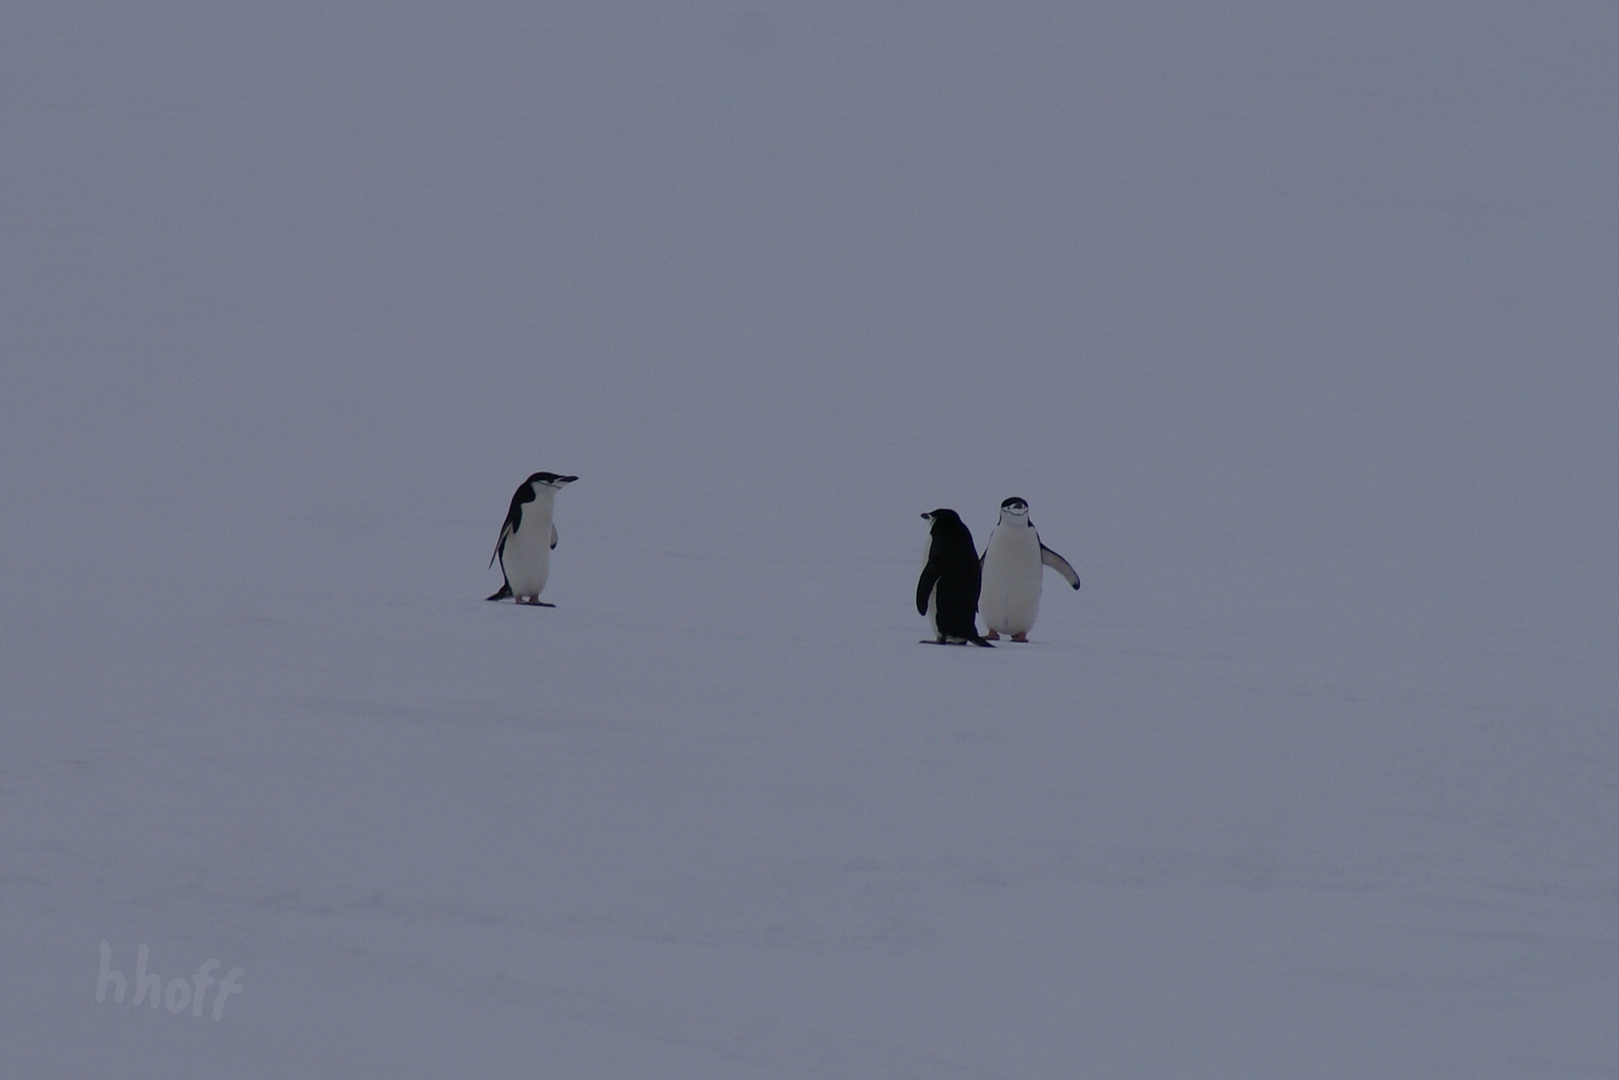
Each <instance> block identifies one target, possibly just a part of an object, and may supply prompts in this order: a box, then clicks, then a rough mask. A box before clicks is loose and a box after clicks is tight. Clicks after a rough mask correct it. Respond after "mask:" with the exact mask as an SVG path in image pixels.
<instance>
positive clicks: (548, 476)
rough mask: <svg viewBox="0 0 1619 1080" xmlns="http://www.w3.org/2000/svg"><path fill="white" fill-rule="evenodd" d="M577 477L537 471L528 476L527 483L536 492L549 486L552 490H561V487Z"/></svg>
mask: <svg viewBox="0 0 1619 1080" xmlns="http://www.w3.org/2000/svg"><path fill="white" fill-rule="evenodd" d="M577 479H579V478H578V477H577V476H558V475H557V474H556V473H554V472H537V473H535V474H534V475H533V476H531V477H529V478H528V485H529V487H531V488H533V489H534V491H535V492H536V493H538V492H539V490H540V489H541V488H550V489H551V490H552V491H561V490H562V489H563V488H565V487H567V486H568V485H569V484H571V483H573V482H574V481H575V480H577Z"/></svg>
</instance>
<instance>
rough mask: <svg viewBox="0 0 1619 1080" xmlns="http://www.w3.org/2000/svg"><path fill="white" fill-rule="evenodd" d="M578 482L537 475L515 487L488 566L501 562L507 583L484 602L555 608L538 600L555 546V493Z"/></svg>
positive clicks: (549, 571)
mask: <svg viewBox="0 0 1619 1080" xmlns="http://www.w3.org/2000/svg"><path fill="white" fill-rule="evenodd" d="M577 479H579V478H578V477H577V476H558V475H557V474H556V473H548V472H537V473H535V474H534V475H533V476H531V477H529V478H528V479H527V480H524V481H523V482H522V483H521V484H519V485H518V486H517V493H516V494H515V495H513V496H512V508H511V509H510V510H508V511H506V523H505V524H504V525H502V526H501V527H500V539H499V540H498V541H496V542H495V553H494V554H493V555H491V556H489V565H490V566H493V565H495V560H496V559H499V560H500V572H501V575H502V576H503V577H504V578H505V579H506V580H505V582H504V583H503V584H502V585H501V586H500V589H499V590H498V591H496V592H495V594H494V595H493V596H489V597H486V598H485V599H488V600H504V599H505V598H506V597H508V596H510V597H513V598H515V599H516V601H517V602H518V603H519V604H532V605H534V606H536V607H553V606H554V605H552V604H547V603H544V602H542V601H541V600H540V593H542V592H544V591H545V580H546V578H548V577H550V576H551V549H552V548H554V547H556V546H557V527H556V526H555V525H553V524H552V523H551V510H552V507H553V505H554V504H555V501H556V497H557V492H559V491H561V490H562V489H563V488H565V487H567V486H568V485H569V484H571V483H573V482H574V481H575V480H577Z"/></svg>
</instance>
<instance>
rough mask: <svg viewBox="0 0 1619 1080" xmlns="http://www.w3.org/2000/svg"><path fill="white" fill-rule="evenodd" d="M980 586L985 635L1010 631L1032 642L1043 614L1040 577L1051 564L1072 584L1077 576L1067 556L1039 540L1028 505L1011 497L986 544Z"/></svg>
mask: <svg viewBox="0 0 1619 1080" xmlns="http://www.w3.org/2000/svg"><path fill="white" fill-rule="evenodd" d="M980 562H981V564H982V566H983V582H982V590H981V592H980V595H979V598H978V605H979V610H980V612H982V614H983V616H984V625H985V626H987V627H989V633H988V634H987V635H985V636H986V637H988V638H989V640H991V641H998V640H999V639H1000V636H1001V635H1002V634H1008V635H1010V636H1011V638H1012V640H1013V641H1028V640H1029V631H1030V630H1031V629H1033V628H1034V620H1035V617H1036V616H1037V615H1039V614H1040V578H1041V570H1042V568H1043V567H1046V566H1049V567H1051V568H1052V569H1053V570H1055V571H1057V573H1059V574H1061V575H1062V576H1063V579H1064V580H1066V581H1067V582H1068V584H1070V585H1072V586H1073V587H1074V588H1076V589H1077V588H1079V575H1078V574H1076V573H1075V572H1074V568H1073V567H1072V566H1070V565H1068V560H1067V559H1065V558H1063V557H1062V556H1061V555H1058V554H1057V553H1056V552H1055V551H1052V550H1051V549H1050V548H1048V547H1046V545H1044V544H1042V543H1041V542H1040V534H1039V533H1037V532H1035V531H1034V523H1033V522H1032V521H1030V520H1029V504H1028V503H1027V502H1025V501H1024V500H1022V499H1020V498H1018V497H1017V496H1015V495H1014V496H1013V497H1012V498H1010V499H1007V500H1006V501H1005V502H1003V503H1001V517H1000V520H999V521H997V522H996V523H995V531H994V532H992V533H990V534H989V542H988V543H987V544H985V545H984V556H983V558H982V559H981V560H980Z"/></svg>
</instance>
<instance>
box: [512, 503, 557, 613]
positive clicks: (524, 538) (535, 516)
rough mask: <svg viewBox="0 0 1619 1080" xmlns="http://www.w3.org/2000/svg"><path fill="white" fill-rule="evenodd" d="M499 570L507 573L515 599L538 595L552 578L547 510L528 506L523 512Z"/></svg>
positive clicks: (532, 505) (549, 528)
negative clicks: (547, 580) (546, 580)
mask: <svg viewBox="0 0 1619 1080" xmlns="http://www.w3.org/2000/svg"><path fill="white" fill-rule="evenodd" d="M535 501H536V502H538V500H535ZM500 568H501V569H502V570H504V571H505V572H506V580H507V581H508V582H510V583H511V587H512V593H513V594H514V595H516V596H539V595H540V593H541V591H542V590H544V588H545V579H546V578H548V577H550V576H551V514H550V507H536V506H535V505H534V504H533V503H530V504H529V505H527V506H525V507H524V508H523V520H522V522H521V523H520V525H519V526H518V529H517V531H516V532H514V533H512V534H511V535H510V536H508V537H507V538H506V547H505V549H504V550H503V551H502V552H501V556H500Z"/></svg>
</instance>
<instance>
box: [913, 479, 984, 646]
mask: <svg viewBox="0 0 1619 1080" xmlns="http://www.w3.org/2000/svg"><path fill="white" fill-rule="evenodd" d="M922 517H923V519H924V520H926V521H931V522H933V526H932V528H930V529H929V530H928V553H927V561H926V563H925V565H924V566H923V567H922V576H921V578H920V579H918V580H917V583H916V613H917V614H918V615H923V616H926V617H927V619H928V621H929V622H931V623H932V624H933V635H934V636H933V640H932V641H931V642H929V641H928V640H927V639H925V638H924V639H923V644H935V645H965V644H967V642H969V641H970V642H972V643H973V644H974V645H982V646H983V647H984V648H986V649H993V648H994V647H995V646H993V645H991V644H990V643H989V642H987V641H985V640H984V639H983V638H982V637H980V636H979V635H978V625H977V622H976V618H977V615H978V584H979V573H980V571H979V566H978V549H977V548H976V547H975V546H974V545H973V534H972V532H971V530H969V529H968V528H967V526H966V525H965V524H964V523H963V522H962V520H961V517H960V515H958V514H957V513H956V512H955V511H954V510H945V509H942V508H941V509H938V510H935V511H933V512H932V513H929V514H923V515H922Z"/></svg>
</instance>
